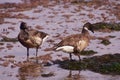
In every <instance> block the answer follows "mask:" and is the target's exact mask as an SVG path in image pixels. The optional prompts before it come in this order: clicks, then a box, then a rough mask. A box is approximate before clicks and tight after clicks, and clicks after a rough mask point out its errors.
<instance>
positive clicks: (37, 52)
mask: <svg viewBox="0 0 120 80" xmlns="http://www.w3.org/2000/svg"><path fill="white" fill-rule="evenodd" d="M37 54H38V48H36V57H37Z"/></svg>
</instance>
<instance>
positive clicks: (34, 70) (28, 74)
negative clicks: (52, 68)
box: [18, 61, 42, 80]
mask: <svg viewBox="0 0 120 80" xmlns="http://www.w3.org/2000/svg"><path fill="white" fill-rule="evenodd" d="M41 72H42V65H40V64H37V63H35V62H31V61H27V62H23V63H21V65H20V68H19V70H18V73H19V75H18V76H19V80H29V79H31V80H34V79H35V78H37V77H39V76H40V75H41Z"/></svg>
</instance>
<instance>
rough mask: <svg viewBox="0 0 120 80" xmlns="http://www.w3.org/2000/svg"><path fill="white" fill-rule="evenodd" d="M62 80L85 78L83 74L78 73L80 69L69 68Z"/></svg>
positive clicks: (83, 79)
mask: <svg viewBox="0 0 120 80" xmlns="http://www.w3.org/2000/svg"><path fill="white" fill-rule="evenodd" d="M64 80H86V79H85V77H84V76H83V75H80V71H75V73H73V70H69V74H68V76H67V77H66V78H65V79H64Z"/></svg>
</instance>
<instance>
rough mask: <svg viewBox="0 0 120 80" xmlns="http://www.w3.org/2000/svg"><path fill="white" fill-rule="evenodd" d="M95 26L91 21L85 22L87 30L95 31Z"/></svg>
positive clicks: (84, 27)
mask: <svg viewBox="0 0 120 80" xmlns="http://www.w3.org/2000/svg"><path fill="white" fill-rule="evenodd" d="M93 27H94V26H93V25H92V24H91V23H89V22H87V23H86V24H84V26H83V29H85V30H87V31H88V30H89V31H91V32H93V33H94V30H93Z"/></svg>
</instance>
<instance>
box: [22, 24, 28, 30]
mask: <svg viewBox="0 0 120 80" xmlns="http://www.w3.org/2000/svg"><path fill="white" fill-rule="evenodd" d="M20 29H21V30H25V29H28V27H27V24H26V23H25V22H21V24H20Z"/></svg>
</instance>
